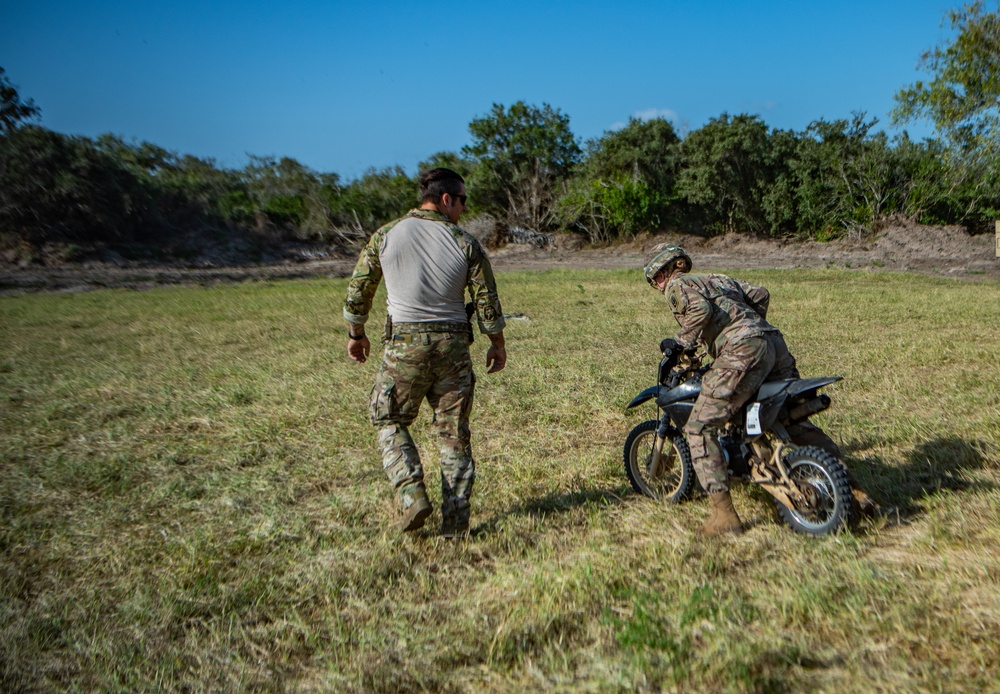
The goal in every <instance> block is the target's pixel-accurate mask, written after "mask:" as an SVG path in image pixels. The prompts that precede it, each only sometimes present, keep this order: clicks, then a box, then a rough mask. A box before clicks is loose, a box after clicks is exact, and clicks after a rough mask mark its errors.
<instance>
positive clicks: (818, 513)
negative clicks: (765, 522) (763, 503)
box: [774, 446, 854, 536]
mask: <svg viewBox="0 0 1000 694" xmlns="http://www.w3.org/2000/svg"><path fill="white" fill-rule="evenodd" d="M783 461H784V463H785V467H786V468H787V470H788V476H789V477H790V478H792V480H794V481H795V482H797V483H798V484H799V486H800V487H803V486H804V487H805V488H806V489H807V490H809V491H810V492H811V495H812V496H813V501H814V508H813V509H812V510H810V511H804V510H798V509H793V508H788V507H787V506H785V505H784V504H783V503H781V502H780V501H778V500H777V499H775V500H774V503H775V505H776V506H777V507H778V515H780V516H781V519H782V520H783V521H785V523H787V524H788V525H789V526H790V527H791V529H792V530H794V531H795V532H797V533H801V534H803V535H813V536H822V535H831V534H834V533H838V532H840V531H841V530H843V529H844V528H846V527H848V526H850V524H851V522H852V520H853V518H852V513H853V508H854V506H853V497H852V496H851V483H850V481H849V479H848V475H847V468H846V467H844V464H843V463H841V462H840V461H839V460H837V459H836V458H834V457H833V456H832V455H830V454H829V453H827V452H826V451H824V450H823V449H821V448H817V447H816V446H802V447H800V448H795V449H793V450H792V451H790V452H788V453H787V454H786V455H785V456H784V458H783Z"/></svg>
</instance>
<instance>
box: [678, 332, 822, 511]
mask: <svg viewBox="0 0 1000 694" xmlns="http://www.w3.org/2000/svg"><path fill="white" fill-rule="evenodd" d="M798 374H799V372H798V368H797V367H796V365H795V357H793V356H792V354H791V352H789V351H788V346H787V345H785V339H784V338H783V337H782V336H781V333H779V332H768V333H765V334H764V335H762V336H756V337H748V338H744V339H742V340H740V341H738V342H736V343H734V344H732V345H729V346H727V347H726V348H725V349H724V350H723V351H722V352H721V353H720V354H719V355H718V356H717V357H716V359H715V361H714V362H713V363H712V368H711V369H709V370H708V372H706V373H705V376H704V378H703V379H702V382H701V393H700V394H699V395H698V399H697V400H695V403H694V407H693V408H692V409H691V415H690V416H689V417H688V421H687V424H685V425H684V434H685V435H686V436H687V441H688V445H689V446H690V447H691V458H692V463H693V464H694V471H695V474H696V475H697V477H698V481H699V482H701V486H702V487H704V489H705V491H707V492H708V493H710V494H714V493H715V492H724V491H728V490H729V470H728V469H727V468H726V463H725V460H724V458H723V456H722V450H721V449H720V448H719V443H718V439H719V429H720V428H721V427H722V426H723V425H724V424H725V423H726V422H728V421H729V420H730V419H731V418H732V416H733V415H734V414H736V413H737V412H738V411H739V409H740V408H741V407H743V405H744V403H746V401H747V400H749V399H750V397H751V396H752V395H753V394H754V393H756V392H757V389H758V388H760V385H761V383H763V382H764V381H765V380H775V379H779V378H797V377H798ZM831 443H832V442H831Z"/></svg>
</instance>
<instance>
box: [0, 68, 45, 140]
mask: <svg viewBox="0 0 1000 694" xmlns="http://www.w3.org/2000/svg"><path fill="white" fill-rule="evenodd" d="M40 113H41V112H40V111H39V110H38V107H37V106H35V102H34V101H32V100H31V99H28V100H27V101H22V100H21V97H20V95H19V94H18V93H17V88H16V87H15V86H14V85H12V84H11V83H10V80H8V79H7V72H6V70H4V69H3V68H2V67H0V137H5V136H7V135H8V134H10V133H11V132H13V131H14V130H15V129H16V128H17V127H18V126H19V125H21V124H22V123H24V122H25V121H29V120H32V119H34V118H37V117H38V115H39V114H40Z"/></svg>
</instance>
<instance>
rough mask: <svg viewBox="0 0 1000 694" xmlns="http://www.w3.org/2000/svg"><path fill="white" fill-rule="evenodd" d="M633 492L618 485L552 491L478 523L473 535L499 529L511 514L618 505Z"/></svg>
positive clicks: (541, 514)
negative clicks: (598, 505)
mask: <svg viewBox="0 0 1000 694" xmlns="http://www.w3.org/2000/svg"><path fill="white" fill-rule="evenodd" d="M632 493H633V492H632V490H631V489H630V488H628V487H617V488H615V489H580V490H577V491H573V492H552V493H550V494H546V495H545V496H542V497H539V498H537V499H531V500H529V501H526V502H524V503H523V504H518V505H516V506H513V507H512V508H511V509H510V510H509V511H507V512H506V513H504V514H501V515H496V516H493V517H492V518H490V519H489V520H487V521H485V522H483V523H480V524H478V525H476V526H475V527H474V528H473V529H472V535H473V536H474V537H475V536H482V535H489V534H491V533H494V532H496V531H497V529H498V527H499V525H500V523H501V521H502V520H503V519H504V518H508V517H510V516H529V517H532V518H547V517H549V516H552V515H554V514H559V513H566V512H568V511H572V510H573V509H575V508H577V507H579V506H587V505H589V504H601V505H603V506H617V505H618V504H623V503H625V497H627V496H629V495H631V494H632Z"/></svg>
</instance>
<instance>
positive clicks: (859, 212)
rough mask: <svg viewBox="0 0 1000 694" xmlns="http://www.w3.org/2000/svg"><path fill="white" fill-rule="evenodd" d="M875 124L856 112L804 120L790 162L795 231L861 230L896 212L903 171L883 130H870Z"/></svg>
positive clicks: (826, 234) (904, 188) (821, 234)
mask: <svg viewBox="0 0 1000 694" xmlns="http://www.w3.org/2000/svg"><path fill="white" fill-rule="evenodd" d="M877 123H878V120H877V119H875V118H872V119H870V120H869V119H867V118H866V115H865V114H864V113H856V114H854V115H853V116H852V118H851V120H844V119H840V120H834V121H825V120H822V119H820V120H817V121H813V122H812V123H810V124H809V127H808V128H807V129H806V132H805V133H804V134H803V135H802V136H801V137H800V138H799V140H798V143H797V147H796V150H795V153H794V156H793V157H792V159H791V162H790V168H791V170H792V174H793V180H794V188H795V202H796V205H797V222H798V223H797V227H798V230H799V231H802V232H805V233H808V234H811V235H815V236H818V237H820V238H830V237H833V236H839V235H841V234H843V233H845V232H848V233H854V234H862V233H867V232H870V231H871V230H872V229H873V228H874V225H875V223H876V222H877V221H878V220H880V219H883V218H884V217H886V216H888V215H890V214H893V213H895V212H898V211H901V209H902V207H903V197H904V196H905V193H906V191H907V189H908V187H909V186H908V181H907V179H906V172H905V171H904V169H903V168H902V167H901V165H900V162H899V161H898V159H897V156H896V153H895V151H894V150H893V149H892V147H891V146H890V144H889V139H888V136H887V135H886V134H885V132H881V131H879V132H873V128H874V127H875V125H876V124H877Z"/></svg>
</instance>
